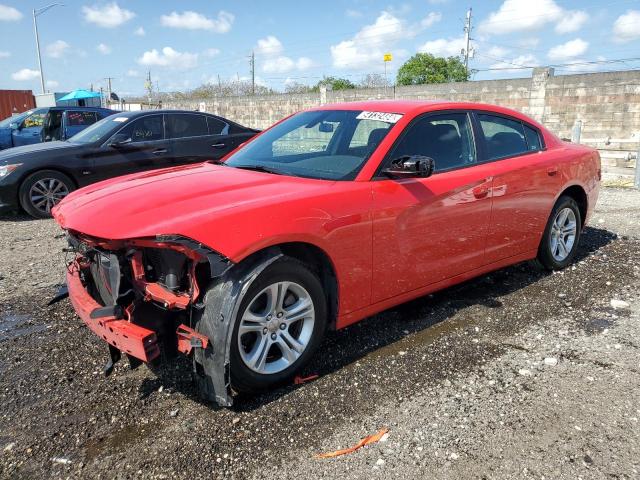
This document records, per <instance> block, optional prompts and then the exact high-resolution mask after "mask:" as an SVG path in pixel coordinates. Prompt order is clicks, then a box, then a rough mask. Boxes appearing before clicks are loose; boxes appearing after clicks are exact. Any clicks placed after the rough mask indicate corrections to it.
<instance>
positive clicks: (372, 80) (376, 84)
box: [359, 73, 389, 88]
mask: <svg viewBox="0 0 640 480" xmlns="http://www.w3.org/2000/svg"><path fill="white" fill-rule="evenodd" d="M359 86H360V87H362V88H384V87H388V86H389V81H388V80H387V79H386V78H384V75H382V74H380V73H367V74H366V75H365V77H364V78H363V79H362V81H361V82H360V84H359Z"/></svg>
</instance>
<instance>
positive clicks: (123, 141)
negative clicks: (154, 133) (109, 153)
mask: <svg viewBox="0 0 640 480" xmlns="http://www.w3.org/2000/svg"><path fill="white" fill-rule="evenodd" d="M130 143H131V138H130V137H129V136H128V135H126V134H124V133H118V134H116V135H114V136H113V137H112V138H111V141H110V142H109V146H110V147H112V148H122V147H126V146H127V145H128V144H130Z"/></svg>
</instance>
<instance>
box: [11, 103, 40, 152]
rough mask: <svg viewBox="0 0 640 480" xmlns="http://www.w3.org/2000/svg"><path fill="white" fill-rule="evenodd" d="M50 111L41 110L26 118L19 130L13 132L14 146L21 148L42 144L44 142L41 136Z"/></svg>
mask: <svg viewBox="0 0 640 480" xmlns="http://www.w3.org/2000/svg"><path fill="white" fill-rule="evenodd" d="M47 112H48V109H46V108H40V109H38V110H35V111H34V112H33V113H32V114H31V115H29V116H28V117H26V118H25V119H24V120H23V121H22V123H20V125H18V128H17V129H15V130H13V133H12V136H13V146H14V147H20V146H22V145H32V144H34V143H40V142H41V141H42V140H41V138H40V134H41V132H42V127H43V125H44V122H45V119H46V118H47Z"/></svg>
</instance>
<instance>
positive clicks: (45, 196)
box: [29, 178, 69, 214]
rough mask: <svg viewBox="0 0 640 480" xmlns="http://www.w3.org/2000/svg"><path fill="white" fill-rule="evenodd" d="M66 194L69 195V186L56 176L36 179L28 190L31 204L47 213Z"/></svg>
mask: <svg viewBox="0 0 640 480" xmlns="http://www.w3.org/2000/svg"><path fill="white" fill-rule="evenodd" d="M67 195H69V188H68V187H67V186H66V185H65V184H64V182H62V181H61V180H58V179H57V178H43V179H42V180H38V181H37V182H36V183H34V184H33V186H32V187H31V189H30V190H29V200H30V201H31V205H33V207H34V208H35V209H36V210H38V211H40V212H43V213H47V214H48V213H50V212H51V209H52V208H53V207H54V206H55V205H56V204H58V202H60V200H62V199H63V198H64V197H66V196H67Z"/></svg>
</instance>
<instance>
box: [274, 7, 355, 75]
mask: <svg viewBox="0 0 640 480" xmlns="http://www.w3.org/2000/svg"><path fill="white" fill-rule="evenodd" d="M344 13H345V15H346V16H347V17H350V18H360V17H361V16H362V12H361V11H360V10H353V9H351V8H350V9H348V10H347V11H346V12H344ZM285 83H287V82H286V81H285Z"/></svg>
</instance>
